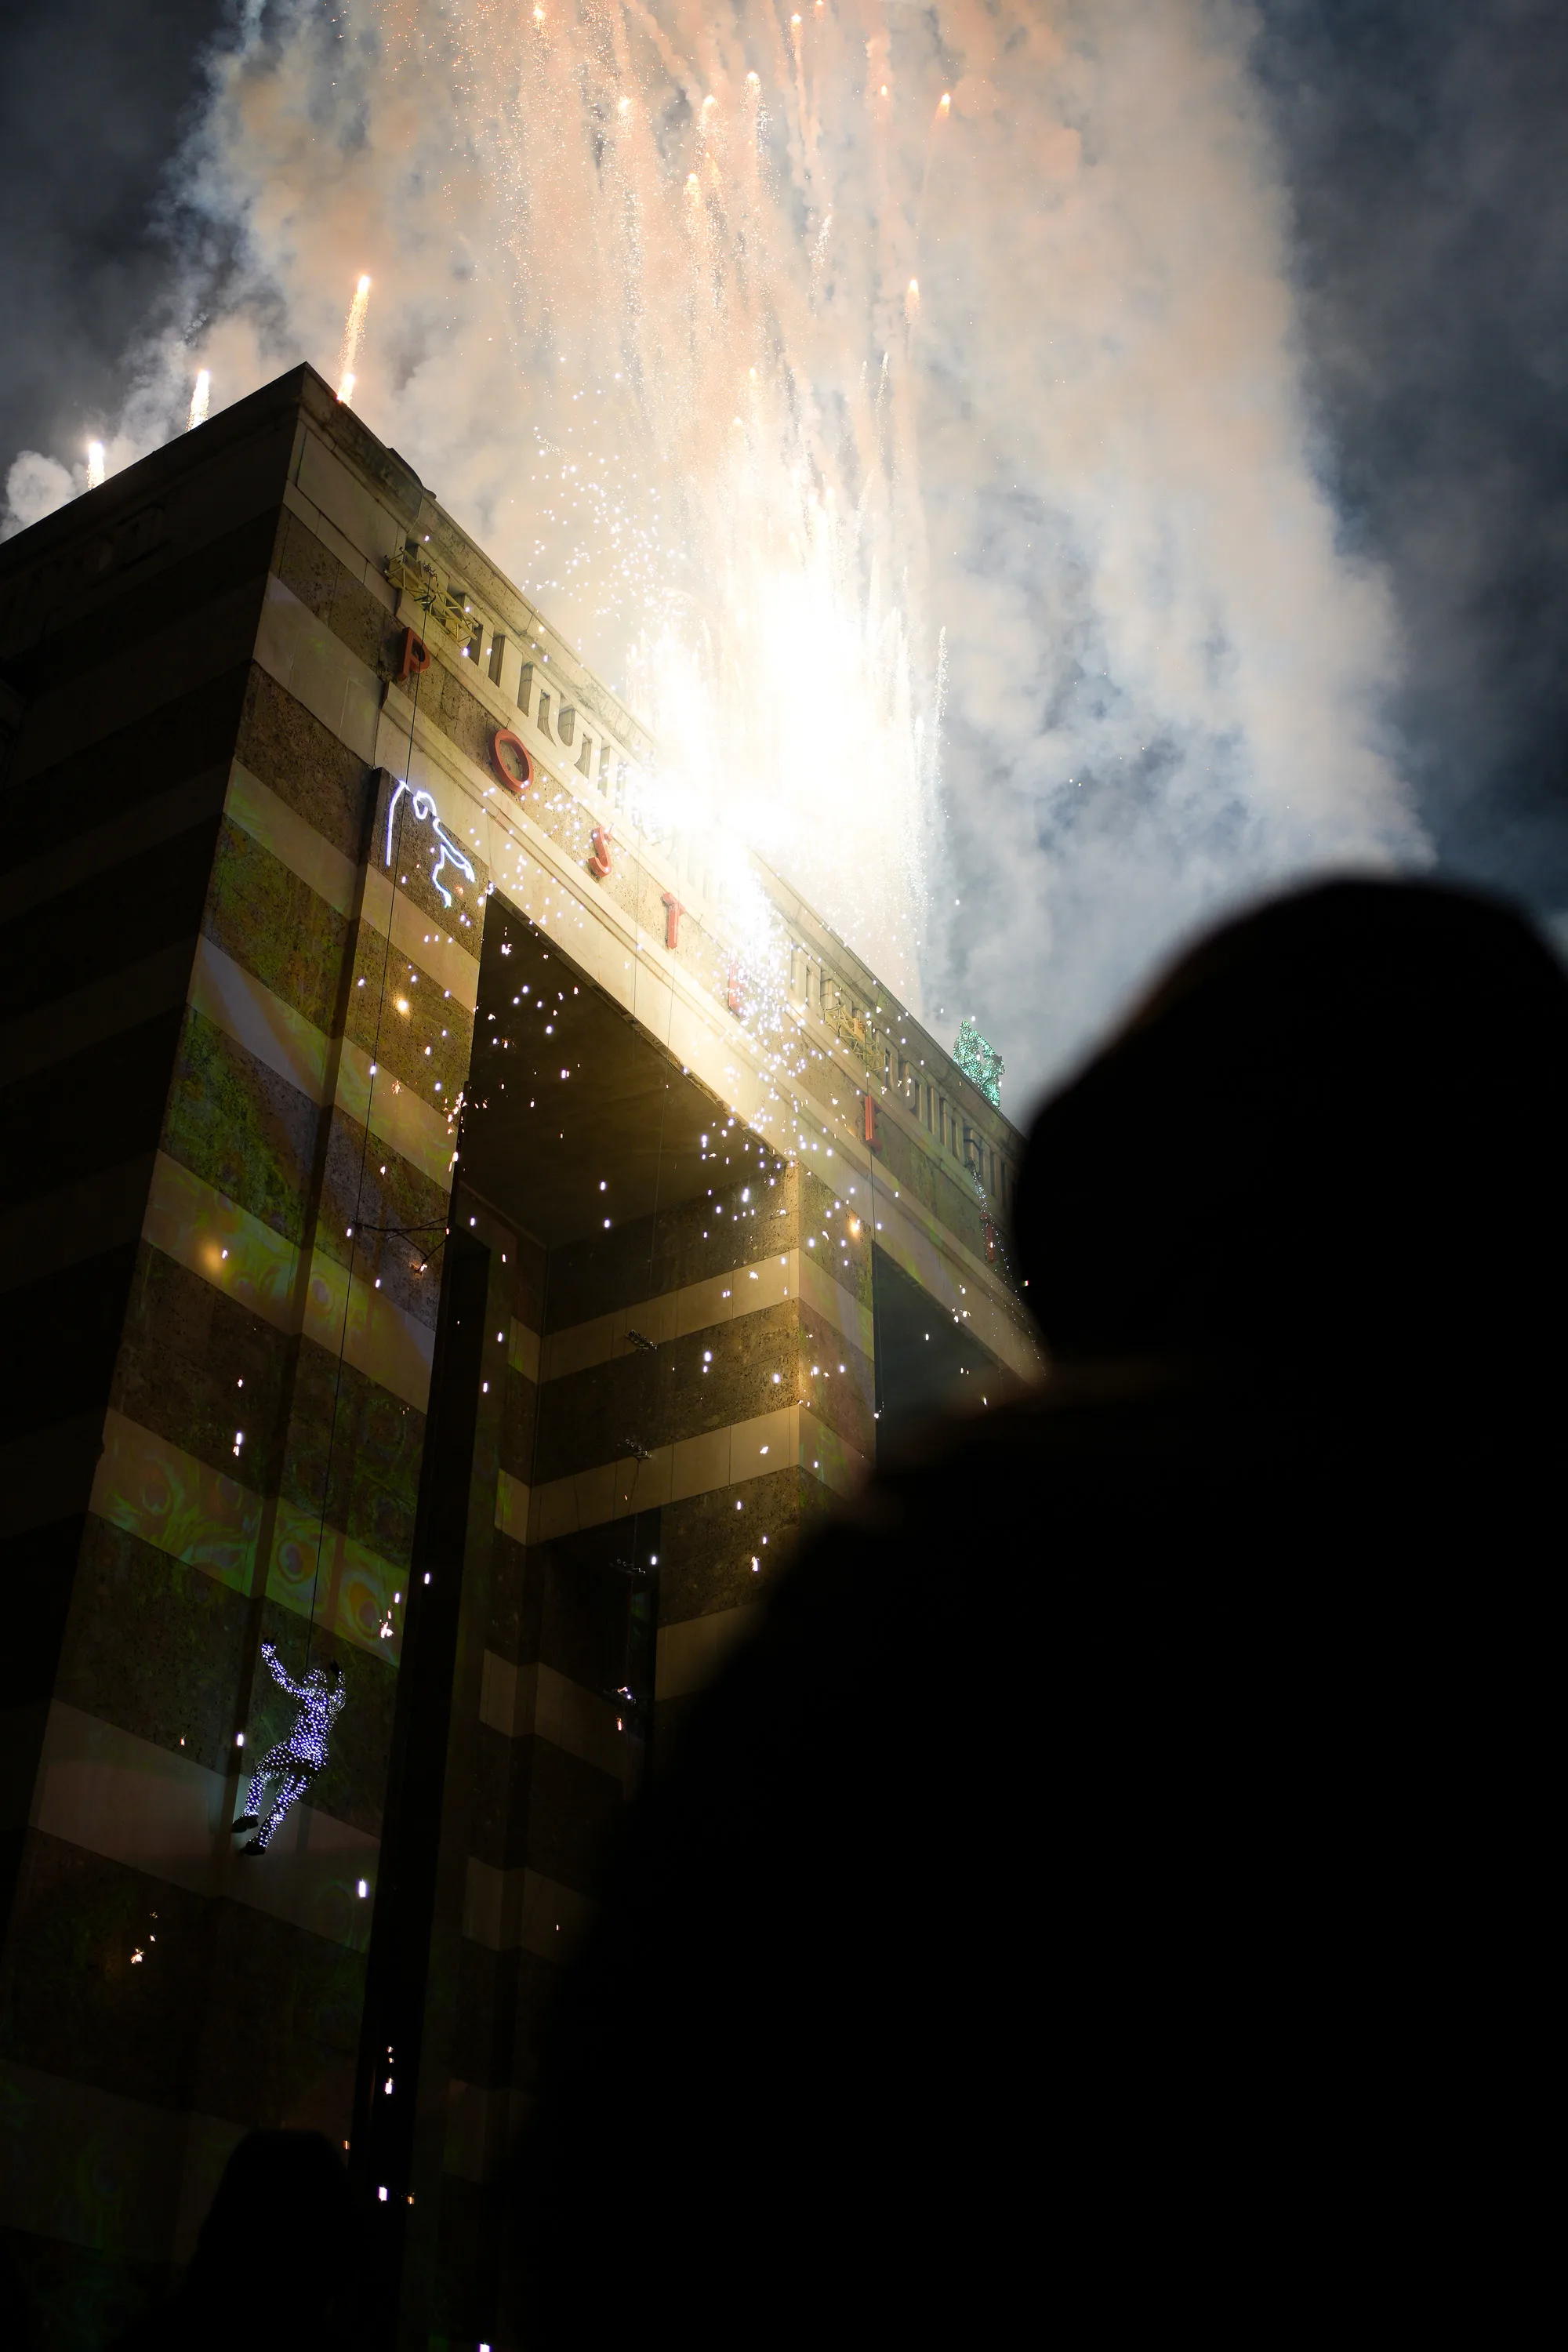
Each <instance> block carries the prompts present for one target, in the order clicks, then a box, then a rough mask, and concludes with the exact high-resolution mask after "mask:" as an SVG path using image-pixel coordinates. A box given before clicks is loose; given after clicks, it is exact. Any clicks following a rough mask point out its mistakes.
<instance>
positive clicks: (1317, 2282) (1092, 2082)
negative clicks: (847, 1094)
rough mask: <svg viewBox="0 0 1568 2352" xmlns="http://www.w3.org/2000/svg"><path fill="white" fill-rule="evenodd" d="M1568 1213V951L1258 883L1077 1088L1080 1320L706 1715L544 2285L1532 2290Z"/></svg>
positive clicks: (1056, 2300)
mask: <svg viewBox="0 0 1568 2352" xmlns="http://www.w3.org/2000/svg"><path fill="white" fill-rule="evenodd" d="M1565 1235H1568V981H1565V979H1564V976H1563V972H1562V971H1560V969H1559V967H1558V966H1557V964H1556V962H1555V961H1554V960H1553V959H1552V956H1551V955H1550V954H1549V953H1548V952H1547V951H1546V950H1545V949H1544V948H1543V947H1542V944H1541V943H1540V942H1539V941H1538V940H1537V939H1536V938H1535V937H1534V935H1533V934H1532V933H1531V930H1530V929H1528V927H1527V926H1526V925H1525V924H1524V923H1523V922H1522V921H1521V920H1520V919H1518V918H1517V917H1516V916H1514V915H1513V914H1512V913H1511V912H1510V911H1509V910H1508V909H1507V908H1504V907H1501V906H1499V905H1495V904H1492V903H1490V902H1489V901H1486V900H1484V899H1481V898H1475V897H1471V896H1468V895H1465V894H1460V893H1458V892H1455V891H1451V890H1446V889H1442V888H1438V887H1424V886H1419V885H1406V884H1394V883H1386V884H1384V883H1373V882H1367V883H1344V884H1337V885H1333V886H1330V887H1321V888H1317V889H1312V890H1308V891H1305V892H1302V893H1300V895H1297V896H1294V897H1290V898H1284V899H1281V900H1279V902H1277V903H1275V904H1273V905H1270V906H1268V907H1266V908H1263V909H1262V910H1261V911H1260V912H1258V913H1256V914H1254V915H1252V916H1250V917H1249V918H1247V919H1245V920H1242V921H1238V922H1236V923H1233V924H1232V925H1230V926H1229V927H1228V928H1227V929H1224V930H1222V931H1220V932H1219V933H1217V934H1216V935H1215V937H1214V938H1213V939H1211V940H1209V941H1208V942H1207V943H1206V944H1205V945H1203V946H1201V947H1199V948H1198V949H1197V950H1195V951H1194V953H1192V954H1190V955H1189V956H1187V957H1186V958H1185V959H1184V961H1182V962H1181V963H1180V964H1178V965H1177V967H1176V968H1175V969H1174V970H1173V971H1172V972H1171V973H1170V975H1169V977H1168V978H1167V979H1166V980H1165V981H1164V982H1163V985H1161V986H1160V987H1159V988H1157V989H1156V990H1155V992H1153V994H1152V996H1151V997H1150V998H1149V1000H1148V1001H1147V1003H1145V1004H1144V1005H1143V1006H1142V1009H1141V1010H1140V1011H1139V1012H1138V1013H1137V1014H1136V1015H1135V1016H1134V1017H1133V1018H1132V1019H1131V1021H1130V1022H1129V1023H1128V1024H1127V1025H1126V1026H1125V1028H1124V1029H1123V1030H1122V1031H1121V1034H1119V1035H1118V1036H1117V1037H1116V1038H1115V1039H1114V1040H1113V1041H1112V1042H1111V1043H1110V1045H1109V1046H1108V1047H1107V1048H1106V1050H1105V1051H1104V1052H1103V1053H1101V1054H1100V1055H1099V1056H1098V1058H1097V1059H1096V1060H1094V1061H1093V1062H1092V1063H1091V1064H1090V1065H1089V1067H1088V1068H1086V1069H1085V1070H1084V1071H1083V1073H1082V1075H1081V1076H1079V1077H1078V1078H1077V1080H1076V1081H1075V1082H1074V1083H1072V1084H1071V1085H1069V1086H1068V1087H1066V1088H1065V1089H1064V1090H1063V1091H1062V1092H1061V1093H1059V1094H1058V1096H1057V1097H1055V1099H1054V1100H1053V1101H1051V1102H1050V1103H1049V1104H1047V1108H1046V1109H1045V1110H1044V1111H1043V1113H1042V1114H1041V1116H1040V1118H1039V1119H1038V1120H1037V1124H1036V1126H1035V1129H1034V1131H1033V1134H1032V1136H1031V1139H1030V1143H1029V1150H1028V1157H1027V1163H1026V1169H1025V1171H1024V1176H1023V1182H1022V1187H1021V1192H1020V1198H1019V1202H1018V1207H1017V1215H1016V1255H1017V1258H1018V1260H1019V1262H1020V1263H1021V1265H1022V1269H1023V1273H1024V1275H1025V1276H1026V1278H1027V1283H1028V1289H1027V1293H1026V1296H1027V1297H1028V1299H1029V1300H1030V1301H1031V1302H1032V1304H1033V1306H1034V1307H1035V1310H1036V1312H1037V1316H1038V1319H1039V1322H1040V1325H1041V1328H1042V1329H1043V1331H1044V1333H1045V1336H1046V1339H1047V1343H1048V1346H1049V1349H1050V1351H1051V1357H1052V1362H1053V1367H1054V1369H1053V1373H1052V1376H1051V1379H1050V1381H1048V1383H1047V1385H1046V1386H1045V1387H1044V1388H1043V1389H1042V1390H1041V1391H1038V1392H1037V1393H1036V1394H1034V1395H1032V1396H1030V1397H1028V1398H1026V1399H1025V1400H1024V1401H1022V1402H1019V1403H1017V1404H1016V1405H1014V1406H1012V1407H1009V1408H1008V1409H1007V1410H1006V1411H1005V1412H1001V1413H996V1412H992V1413H990V1414H988V1415H985V1416H983V1417H982V1418H980V1419H979V1420H977V1421H975V1422H973V1423H966V1424H964V1425H963V1426H955V1427H952V1428H951V1429H949V1430H948V1431H947V1432H946V1433H944V1434H942V1435H941V1436H940V1437H937V1436H935V1435H933V1438H932V1441H931V1444H930V1445H929V1446H928V1448H927V1449H926V1453H925V1457H924V1459H923V1460H921V1462H920V1463H919V1464H917V1465H913V1466H910V1467H908V1468H906V1469H903V1470H900V1471H899V1472H897V1473H895V1474H892V1475H884V1476H882V1477H879V1479H878V1480H876V1481H875V1482H874V1483H873V1484H872V1485H871V1486H870V1487H869V1489H868V1491H867V1492H866V1494H865V1495H864V1496H863V1497H862V1498H861V1500H860V1501H859V1503H858V1506H857V1507H855V1508H853V1509H852V1510H850V1511H848V1512H847V1513H846V1514H845V1515H844V1516H843V1517H842V1518H841V1519H840V1521H839V1522H838V1523H837V1526H836V1527H835V1528H832V1530H831V1531H829V1532H828V1533H826V1535H824V1536H823V1537H821V1538H819V1539H818V1540H816V1542H815V1543H814V1544H812V1545H811V1546H810V1547H809V1548H808V1549H806V1550H805V1552H804V1554H803V1555H802V1556H801V1558H800V1559H798V1560H797V1562H796V1563H795V1567H794V1568H793V1569H792V1570H790V1571H789V1573H788V1574H787V1575H786V1576H785V1577H784V1578H783V1579H781V1580H780V1583H779V1585H778V1587H777V1588H776V1590H775V1591H774V1592H773V1595H772V1596H771V1598H770V1600H769V1601H768V1602H767V1604H766V1605H765V1607H764V1608H763V1610H762V1611H760V1612H759V1623H758V1626H757V1629H756V1632H755V1633H754V1635H753V1636H752V1638H751V1639H750V1640H749V1641H748V1642H747V1643H746V1644H745V1645H744V1646H743V1647H742V1649H740V1650H739V1651H737V1653H736V1654H734V1657H733V1662H732V1664H731V1666H730V1668H729V1669H728V1671H727V1672H726V1673H725V1674H724V1675H722V1677H721V1679H720V1681H719V1682H718V1683H717V1684H716V1685H714V1686H713V1687H712V1688H711V1689H710V1691H709V1693H708V1694H707V1695H706V1696H705V1698H704V1700H703V1702H702V1703H701V1705H700V1706H699V1707H698V1708H697V1709H695V1710H694V1712H693V1714H692V1716H691V1717H690V1718H689V1723H688V1725H687V1726H686V1727H684V1728H683V1731H682V1734H681V1739H680V1744H679V1747H678V1748H677V1750H676V1752H675V1753H674V1755H673V1757H672V1758H671V1759H669V1761H668V1767H667V1768H666V1769H663V1771H662V1773H661V1774H660V1775H658V1776H656V1780H655V1785H654V1787H653V1789H652V1791H651V1793H650V1797H649V1800H648V1801H647V1805H646V1808H645V1810H644V1811H643V1812H642V1814H641V1817H640V1820H639V1821H638V1822H637V1827H636V1830H635V1832H634V1835H633V1837H632V1839H631V1842H630V1843H629V1846H628V1849H627V1852H626V1855H625V1857H624V1863H623V1867H622V1868H621V1871H620V1874H619V1876H618V1879H617V1881H616V1885H615V1888H614V1891H613V1894H612V1895H611V1898H610V1900H609V1902H608V1904H607V1906H606V1907H605V1912H604V1914H603V1916H602V1917H601V1920H600V1923H599V1925H598V1927H597V1928H596V1930H595V1933H594V1935H593V1936H592V1937H591V1939H590V1941H589V1942H588V1944H587V1945H586V1946H585V1948H584V1951H583V1954H582V1956H581V1958H580V1961H579V1963H578V1965H577V1966H576V1968H575V1969H574V1971H573V1972H572V1974H571V1975H570V1978H569V1979H568V1981H567V1984H566V1987H565V1990H564V1997H563V2002H562V2006H561V2010H560V2012H559V2016H558V2020H557V2032H556V2035H555V2039H554V2042H553V2045H552V2047H553V2055H552V2062H551V2069H550V2073H549V2075H548V2079H547V2080H546V2082H545V2084H543V2086H542V2096H541V2101H540V2105H539V2107H538V2109H537V2111H536V2120H535V2125H534V2127H533V2129H532V2131H531V2136H530V2137H529V2139H528V2141H527V2143H526V2145H525V2147H524V2150H523V2153H522V2158H521V2177H520V2179H519V2183H518V2189H517V2205H516V2211H517V2217H518V2238H519V2244H520V2251H521V2266H522V2270H521V2275H522V2284H523V2291H524V2294H525V2295H526V2298H527V2301H528V2305H529V2308H530V2310H531V2326H532V2331H533V2332H532V2334H531V2336H530V2337H529V2338H528V2340H529V2341H530V2343H531V2344H532V2345H535V2346H538V2347H546V2352H552V2347H561V2346H565V2345H568V2344H571V2345H580V2344H585V2343H586V2344H595V2345H596V2344H601V2343H608V2342H610V2341H612V2340H615V2341H618V2340H619V2339H620V2337H621V2336H623V2335H625V2334H626V2333H628V2332H629V2333H633V2334H637V2335H647V2336H648V2337H649V2338H650V2339H651V2340H654V2341H660V2340H667V2339H673V2340H679V2342H680V2343H682V2344H683V2345H685V2346H687V2347H718V2346H720V2345H724V2346H731V2345H734V2344H742V2343H743V2344H747V2345H753V2346H754V2345H757V2344H759V2343H764V2344H769V2345H773V2344H778V2345H783V2344H785V2343H788V2344H791V2345H800V2344H804V2343H809V2342H816V2341H822V2340H825V2339H826V2340H837V2339H843V2340H847V2341H856V2340H858V2341H861V2342H866V2343H875V2344H879V2345H880V2344H888V2345H897V2344H902V2343H908V2342H910V2341H915V2342H921V2343H924V2342H931V2343H942V2344H945V2345H959V2344H963V2345H969V2344H983V2345H1001V2344H1004V2343H1008V2342H1013V2341H1016V2340H1018V2339H1019V2338H1020V2336H1039V2337H1041V2338H1042V2339H1048V2338H1049V2337H1050V2336H1058V2337H1060V2338H1065V2340H1067V2341H1068V2342H1082V2341H1087V2342H1105V2343H1117V2344H1121V2343H1133V2344H1153V2343H1157V2342H1163V2341H1165V2340H1167V2339H1169V2338H1173V2337H1174V2336H1176V2335H1177V2334H1178V2333H1180V2335H1182V2336H1186V2337H1190V2338H1192V2339H1193V2340H1194V2341H1205V2340H1208V2341H1213V2340H1224V2341H1226V2342H1242V2341H1245V2342H1246V2343H1247V2344H1248V2345H1252V2344H1258V2343H1272V2342H1279V2341H1289V2340H1293V2339H1296V2338H1300V2339H1301V2340H1306V2341H1321V2340H1327V2339H1329V2338H1330V2337H1331V2336H1336V2337H1337V2336H1362V2335H1365V2336H1372V2337H1393V2336H1399V2337H1402V2338H1412V2339H1415V2340H1420V2339H1421V2338H1422V2337H1423V2336H1426V2335H1427V2334H1429V2333H1435V2332H1436V2331H1437V2330H1438V2329H1441V2330H1442V2331H1443V2332H1444V2333H1445V2334H1447V2335H1448V2336H1455V2335H1457V2336H1458V2337H1459V2338H1460V2339H1461V2340H1471V2341H1475V2340H1481V2339H1482V2337H1483V2336H1485V2337H1486V2338H1487V2339H1489V2340H1519V2339H1520V2338H1521V2336H1522V2335H1523V2334H1524V2332H1525V2330H1524V2318H1525V2314H1526V2312H1527V2311H1529V2310H1530V2309H1531V2305H1532V2302H1533V2298H1534V2296H1535V2295H1536V2294H1538V2293H1539V2292H1540V2289H1541V2281H1540V2277H1539V2273H1538V2272H1537V2273H1536V2274H1535V2275H1533V2276H1532V2264H1533V2263H1534V2262H1535V2260H1536V2257H1537V2254H1538V2250H1539V2248H1540V2246H1541V2245H1542V2243H1543V2242H1545V2210H1546V2190H1545V2182H1546V2179H1548V2177H1549V2173H1548V2168H1547V2167H1545V2166H1544V2165H1543V2164H1542V2149H1543V2147H1545V2146H1546V2145H1547V2144H1548V2142H1549V2141H1550V2138H1551V2124H1552V2116H1551V2112H1550V2110H1549V2108H1548V2106H1547V2094H1546V2088H1545V2084H1546V2080H1547V2077H1546V2071H1545V2062H1546V2053H1547V2049H1548V2046H1549V2045H1548V2019H1549V2017H1551V2016H1552V2014H1553V2012H1552V2011H1551V2010H1549V2008H1548V1996H1547V1985H1548V1979H1549V1976H1550V1977H1551V1978H1552V1979H1555V1974H1556V1970H1555V1966H1554V1962H1555V1956H1556V1949H1557V1940H1558V1931H1556V1930H1553V1929H1552V1928H1551V1927H1550V1921H1551V1919H1552V1917H1554V1916H1556V1913H1557V1903H1556V1899H1555V1897H1554V1896H1553V1895H1552V1892H1551V1888H1552V1884H1553V1883H1554V1880H1555V1868H1554V1857H1555V1853H1556V1839H1555V1836H1554V1835H1552V1834H1550V1833H1549V1832H1550V1830H1552V1829H1554V1827H1555V1822H1554V1819H1553V1820H1552V1821H1551V1822H1550V1823H1549V1808H1550V1811H1551V1814H1552V1816H1554V1814H1555V1811H1556V1808H1555V1804H1554V1802H1553V1801H1552V1795H1551V1794H1549V1792H1551V1791H1552V1790H1554V1783H1555V1772H1554V1769H1552V1768H1553V1765H1554V1760H1555V1759H1554V1757H1553V1756H1552V1753H1551V1750H1550V1748H1549V1727H1550V1726H1551V1725H1552V1721H1553V1716H1554V1710H1555V1699H1556V1694H1555V1688H1554V1685H1555V1680H1556V1672H1557V1667H1556V1624H1557V1605H1556V1585H1557V1580H1558V1577H1559V1574H1560V1568H1559V1559H1560V1552H1561V1544H1562V1535H1561V1522H1562V1516H1563V1497H1562V1492H1561V1476H1560V1469H1561V1464H1562V1460H1563V1450H1564V1449H1563V1434H1562V1433H1563V1408H1564V1403H1565V1402H1568V1399H1565V1395H1564V1390H1565V1385H1568V1383H1565V1379H1564V1349H1565V1348H1568V1312H1565V1309H1568V1239H1565ZM1532 2117H1533V2121H1532V2120H1531V2118H1532Z"/></svg>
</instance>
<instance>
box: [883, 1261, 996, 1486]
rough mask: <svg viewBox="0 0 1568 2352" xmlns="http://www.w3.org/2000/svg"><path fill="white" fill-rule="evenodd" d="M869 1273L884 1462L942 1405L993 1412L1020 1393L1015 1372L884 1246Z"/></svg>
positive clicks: (943, 1409) (914, 1437)
mask: <svg viewBox="0 0 1568 2352" xmlns="http://www.w3.org/2000/svg"><path fill="white" fill-rule="evenodd" d="M872 1277H873V1282H874V1286H875V1300H876V1331H877V1338H876V1363H877V1414H878V1419H877V1459H878V1461H879V1462H888V1461H897V1459H898V1458H899V1456H900V1454H903V1453H907V1451H908V1449H909V1447H910V1444H912V1443H914V1442H915V1440H917V1439H918V1437H919V1434H920V1433H921V1430H922V1429H923V1428H924V1427H925V1425H926V1424H927V1423H929V1422H931V1421H932V1420H934V1419H935V1418H936V1417H937V1415H939V1414H941V1413H947V1412H988V1411H990V1410H991V1409H992V1408H993V1407H994V1406H996V1405H998V1404H1000V1403H1002V1402H1003V1401H1004V1400H1005V1398H1007V1397H1010V1396H1014V1395H1016V1393H1017V1390H1018V1381H1017V1380H1016V1377H1015V1375H1014V1374H1013V1373H1012V1372H1010V1371H1008V1370H1007V1369H1006V1367H1005V1365H1003V1364H999V1363H998V1362H997V1360H996V1359H995V1357H994V1356H993V1355H991V1354H990V1353H989V1352H988V1351H987V1349H984V1348H983V1347H982V1346H981V1344H980V1342H979V1340H978V1339H975V1337H974V1336H973V1332H971V1331H970V1330H969V1328H967V1326H966V1325H965V1324H964V1323H963V1322H962V1321H958V1320H955V1318H954V1315H953V1311H952V1308H950V1307H940V1306H939V1305H938V1304H937V1302H936V1300H935V1299H934V1298H932V1297H931V1295H930V1293H929V1292H928V1291H925V1290H922V1289H921V1286H920V1284H919V1283H918V1282H916V1281H915V1280H914V1278H913V1277H912V1276H910V1275H907V1274H905V1273H904V1271H903V1269H902V1268H901V1267H900V1266H897V1265H894V1263H893V1261H892V1259H891V1258H890V1257H889V1255H888V1254H887V1252H886V1251H885V1250H882V1249H878V1250H875V1251H874V1252H873V1254H872Z"/></svg>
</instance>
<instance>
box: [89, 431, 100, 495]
mask: <svg viewBox="0 0 1568 2352" xmlns="http://www.w3.org/2000/svg"><path fill="white" fill-rule="evenodd" d="M102 481H103V444H102V442H101V441H89V443H88V445H87V487H88V488H89V490H96V489H98V488H100V487H101V485H102Z"/></svg>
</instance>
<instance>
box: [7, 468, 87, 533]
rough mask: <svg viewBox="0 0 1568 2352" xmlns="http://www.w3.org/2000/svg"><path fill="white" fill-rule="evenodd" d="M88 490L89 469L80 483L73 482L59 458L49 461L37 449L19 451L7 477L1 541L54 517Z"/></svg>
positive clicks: (82, 474)
mask: <svg viewBox="0 0 1568 2352" xmlns="http://www.w3.org/2000/svg"><path fill="white" fill-rule="evenodd" d="M85 488H87V467H86V466H85V465H84V466H83V467H81V478H80V479H79V481H75V482H73V481H72V479H71V477H70V475H69V473H68V470H67V468H66V467H64V466H62V465H61V464H60V462H59V460H58V457H44V456H43V455H42V454H41V453H40V452H39V451H38V450H37V449H23V450H20V451H18V453H17V455H16V457H15V458H13V460H12V462H11V467H10V470H9V471H8V472H7V474H6V476H5V519H4V521H3V522H0V539H9V538H11V537H12V536H13V534H14V533H15V532H16V531H19V530H26V528H27V525H28V524H29V523H31V522H42V521H43V520H44V517H45V516H46V515H52V514H53V513H54V512H55V510H56V509H57V508H58V507H63V506H64V505H65V503H66V500H67V499H69V498H72V497H74V496H75V495H76V493H77V491H79V490H83V489H85Z"/></svg>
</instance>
